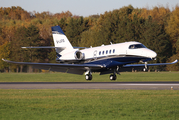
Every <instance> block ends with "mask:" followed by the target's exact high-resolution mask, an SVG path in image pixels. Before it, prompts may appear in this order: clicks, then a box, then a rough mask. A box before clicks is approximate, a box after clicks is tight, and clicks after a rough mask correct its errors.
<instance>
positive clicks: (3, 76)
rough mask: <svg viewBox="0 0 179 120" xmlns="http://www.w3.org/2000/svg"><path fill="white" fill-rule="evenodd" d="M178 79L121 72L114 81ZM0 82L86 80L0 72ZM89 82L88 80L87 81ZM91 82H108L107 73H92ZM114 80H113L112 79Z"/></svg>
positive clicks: (62, 75) (174, 74)
mask: <svg viewBox="0 0 179 120" xmlns="http://www.w3.org/2000/svg"><path fill="white" fill-rule="evenodd" d="M136 81H146V82H147V81H179V72H136V73H131V72H123V73H121V75H117V80H116V82H136ZM0 82H87V81H86V80H85V76H84V75H73V74H66V73H0ZM88 82H89V81H88ZM92 82H110V80H109V74H108V75H99V74H97V73H95V74H93V80H92ZM113 82H114V81H113Z"/></svg>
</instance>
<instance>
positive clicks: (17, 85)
mask: <svg viewBox="0 0 179 120" xmlns="http://www.w3.org/2000/svg"><path fill="white" fill-rule="evenodd" d="M0 89H121V90H126V89H135V90H171V89H173V90H179V82H0Z"/></svg>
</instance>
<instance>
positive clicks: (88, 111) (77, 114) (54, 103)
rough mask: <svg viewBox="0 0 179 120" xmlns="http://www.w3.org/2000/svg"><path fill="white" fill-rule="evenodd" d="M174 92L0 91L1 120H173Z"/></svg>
mask: <svg viewBox="0 0 179 120" xmlns="http://www.w3.org/2000/svg"><path fill="white" fill-rule="evenodd" d="M178 100H179V91H175V90H162V91H159V90H158V91H157V90H142V91H141V90H64V89H59V90H0V119H1V120H55V119H61V120H69V119H71V120H79V119H85V120H91V119H93V120H112V119H114V120H119V119H121V120H131V119H132V120H146V119H152V120H177V119H179V102H178Z"/></svg>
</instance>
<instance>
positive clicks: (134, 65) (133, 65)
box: [123, 60, 178, 67]
mask: <svg viewBox="0 0 179 120" xmlns="http://www.w3.org/2000/svg"><path fill="white" fill-rule="evenodd" d="M177 62H178V60H175V61H173V62H171V63H154V64H147V66H157V65H171V64H175V63H177ZM123 67H145V64H128V65H124V66H123Z"/></svg>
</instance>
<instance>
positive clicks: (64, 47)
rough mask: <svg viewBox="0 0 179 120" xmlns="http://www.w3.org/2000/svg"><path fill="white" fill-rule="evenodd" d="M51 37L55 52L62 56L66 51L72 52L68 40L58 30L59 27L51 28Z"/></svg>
mask: <svg viewBox="0 0 179 120" xmlns="http://www.w3.org/2000/svg"><path fill="white" fill-rule="evenodd" d="M52 36H53V41H54V45H55V47H57V48H55V50H56V52H57V53H58V54H63V53H66V52H68V51H72V50H73V47H72V45H71V43H70V42H69V40H68V38H67V37H66V35H65V34H64V32H63V31H62V29H61V28H60V26H53V27H52Z"/></svg>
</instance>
